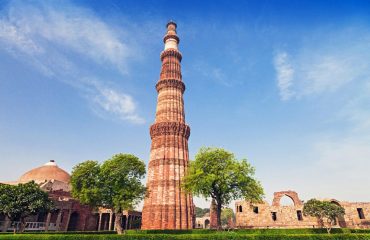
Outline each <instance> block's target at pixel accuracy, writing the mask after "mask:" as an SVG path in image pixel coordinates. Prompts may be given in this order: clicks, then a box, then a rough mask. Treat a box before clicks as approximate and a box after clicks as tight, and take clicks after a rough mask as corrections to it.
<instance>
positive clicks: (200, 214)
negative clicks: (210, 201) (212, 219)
mask: <svg viewBox="0 0 370 240" xmlns="http://www.w3.org/2000/svg"><path fill="white" fill-rule="evenodd" d="M206 213H209V208H200V207H195V216H196V217H204V215H205V214H206Z"/></svg>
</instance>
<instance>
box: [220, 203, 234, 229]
mask: <svg viewBox="0 0 370 240" xmlns="http://www.w3.org/2000/svg"><path fill="white" fill-rule="evenodd" d="M234 220H235V214H234V211H233V210H232V209H231V208H223V209H222V211H221V224H222V226H225V227H226V228H230V227H231V226H230V221H234Z"/></svg>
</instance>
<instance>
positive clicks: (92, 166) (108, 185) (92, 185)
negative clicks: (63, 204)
mask: <svg viewBox="0 0 370 240" xmlns="http://www.w3.org/2000/svg"><path fill="white" fill-rule="evenodd" d="M144 175H145V164H144V162H143V161H141V160H140V159H139V158H137V157H136V156H134V155H131V154H117V155H114V156H113V157H112V158H111V159H108V160H106V161H105V162H104V163H103V164H101V165H100V164H99V163H98V162H97V161H91V160H89V161H85V162H83V163H80V164H78V165H76V166H75V167H74V168H73V171H72V176H71V184H72V196H73V197H75V198H77V199H79V200H80V201H81V203H84V204H88V205H91V206H93V207H104V208H108V209H111V210H113V211H114V212H115V214H116V221H115V226H116V229H117V232H118V233H122V227H121V215H122V211H123V210H124V209H126V210H130V209H132V208H133V207H134V206H135V205H136V204H137V203H138V202H139V201H140V200H142V199H143V197H144V196H145V192H146V188H145V187H144V186H143V184H142V183H141V179H142V178H143V177H144Z"/></svg>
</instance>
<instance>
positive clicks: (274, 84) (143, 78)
mask: <svg viewBox="0 0 370 240" xmlns="http://www.w3.org/2000/svg"><path fill="white" fill-rule="evenodd" d="M169 19H174V20H175V21H176V22H177V23H178V34H179V36H180V39H181V41H180V50H181V52H182V54H183V62H182V69H183V80H184V81H185V84H186V86H187V89H186V92H185V109H186V119H187V122H188V124H189V125H190V126H191V129H192V132H191V137H190V140H189V150H190V156H191V158H193V157H194V155H195V154H196V152H197V151H198V149H199V148H200V147H201V146H217V147H223V148H226V149H228V150H230V151H232V152H234V153H235V154H236V156H237V157H238V158H247V159H248V160H249V161H250V162H251V163H252V164H253V165H254V166H255V167H256V176H257V177H258V179H259V180H260V181H261V182H262V184H263V186H264V188H265V191H266V197H267V199H271V196H272V193H273V192H274V191H280V190H288V189H291V190H296V191H297V192H298V193H299V194H300V196H301V198H302V199H305V200H307V199H309V198H312V197H320V198H325V197H331V198H336V199H339V200H348V201H370V193H369V192H368V191H364V189H365V188H366V187H367V188H368V186H369V185H370V174H369V169H370V107H369V106H370V58H369V55H370V2H369V1H208V2H207V1H40V2H38V1H4V0H3V1H0V163H1V168H0V181H8V180H16V179H17V178H18V177H19V176H20V175H21V174H22V173H23V172H25V171H27V170H29V169H30V168H33V167H36V166H39V165H42V164H43V163H45V162H47V161H48V160H49V159H55V160H56V161H57V163H58V164H59V165H60V166H61V167H62V168H64V169H66V170H68V171H70V170H71V169H72V167H73V166H74V165H75V164H77V163H79V162H81V161H84V160H87V159H94V160H99V161H103V160H105V159H107V158H109V157H110V156H112V155H113V154H115V153H119V152H128V153H133V154H135V155H137V156H139V157H140V158H141V159H143V160H144V161H145V162H147V161H148V157H149V150H150V137H149V130H148V128H149V126H150V124H152V123H153V121H154V114H155V106H156V94H157V93H156V91H155V88H154V86H155V83H156V81H157V80H158V78H159V71H160V65H161V62H160V60H159V54H160V52H161V51H162V49H163V41H162V37H163V35H164V33H165V24H166V22H167V21H168V20H169ZM196 204H198V205H200V206H204V207H205V206H207V203H206V202H204V201H203V200H199V199H197V200H196Z"/></svg>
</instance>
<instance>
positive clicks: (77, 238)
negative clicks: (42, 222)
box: [0, 233, 370, 240]
mask: <svg viewBox="0 0 370 240" xmlns="http://www.w3.org/2000/svg"><path fill="white" fill-rule="evenodd" d="M0 239H1V240H3V239H6V240H13V239H14V240H16V239H22V240H31V239H32V240H88V239H94V240H95V239H96V240H144V239H145V240H147V239H151V240H161V239H165V240H169V239H174V240H177V239H178V240H185V239H190V240H211V239H212V240H213V239H215V240H229V239H232V240H239V239H240V240H241V239H246V240H293V239H296V240H352V239H357V240H370V234H330V235H329V234H279V235H256V234H246V235H242V234H236V233H228V234H218V233H210V234H178V235H177V234H126V235H113V234H98V235H91V234H86V235H85V234H66V235H64V234H16V235H0Z"/></svg>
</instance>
